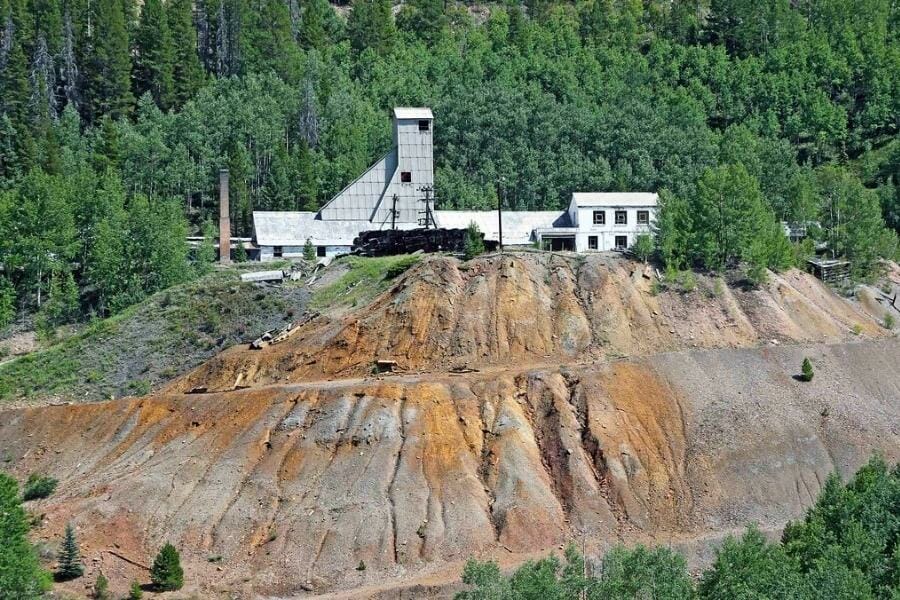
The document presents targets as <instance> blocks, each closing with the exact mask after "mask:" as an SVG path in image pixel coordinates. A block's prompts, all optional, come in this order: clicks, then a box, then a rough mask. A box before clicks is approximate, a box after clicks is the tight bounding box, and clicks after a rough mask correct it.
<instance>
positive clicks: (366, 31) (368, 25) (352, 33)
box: [347, 0, 397, 54]
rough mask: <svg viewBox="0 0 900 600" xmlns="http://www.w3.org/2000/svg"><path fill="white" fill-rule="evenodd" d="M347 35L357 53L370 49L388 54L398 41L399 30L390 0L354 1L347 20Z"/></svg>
mask: <svg viewBox="0 0 900 600" xmlns="http://www.w3.org/2000/svg"><path fill="white" fill-rule="evenodd" d="M347 34H348V36H349V37H350V45H351V47H352V48H353V49H354V50H355V51H357V52H362V51H363V50H365V49H367V48H370V49H372V50H373V51H375V52H376V53H378V54H387V53H388V52H390V51H391V49H393V47H394V44H395V43H396V39H397V28H396V26H395V25H394V17H393V15H392V14H391V3H390V2H389V1H388V0H354V2H353V10H352V11H351V12H350V16H349V17H348V19H347Z"/></svg>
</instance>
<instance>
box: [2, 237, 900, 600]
mask: <svg viewBox="0 0 900 600" xmlns="http://www.w3.org/2000/svg"><path fill="white" fill-rule="evenodd" d="M639 269H640V267H639V266H638V265H634V264H632V263H627V262H624V261H614V260H611V259H608V258H604V257H592V258H589V259H587V260H584V259H582V258H563V257H558V256H548V255H538V254H535V255H529V256H504V257H498V256H494V257H487V258H485V259H482V260H479V261H474V262H472V263H468V264H463V265H461V264H459V263H458V262H457V261H454V260H452V259H443V258H439V259H432V260H429V261H426V262H425V263H424V264H422V265H420V266H418V267H416V268H414V269H413V270H412V271H411V272H410V273H408V274H407V276H405V277H403V278H401V279H400V280H398V282H397V283H396V285H395V286H393V287H392V288H391V289H389V290H388V291H387V292H385V293H384V294H382V295H381V296H379V297H378V298H377V299H376V300H375V301H374V302H373V303H371V304H370V305H367V306H363V307H359V308H358V309H355V310H351V311H349V312H347V313H346V314H343V315H341V316H339V317H323V318H321V319H319V320H318V321H316V322H313V323H311V324H310V325H308V326H307V327H306V328H305V329H304V330H303V331H301V332H300V333H299V334H297V335H296V336H294V337H292V338H291V339H290V340H289V341H288V342H285V343H283V344H279V345H276V346H273V347H271V348H268V349H266V350H263V351H250V350H248V349H246V347H238V348H234V349H232V350H229V351H226V352H225V353H224V354H223V355H220V357H217V358H215V359H213V360H212V361H210V362H209V363H207V364H205V365H204V366H202V367H200V368H199V369H198V370H197V371H195V372H193V373H192V374H190V375H188V376H187V377H185V378H184V379H182V380H179V381H177V382H176V383H175V384H173V385H172V386H170V388H169V389H168V390H167V391H165V392H163V393H160V394H157V395H155V396H152V397H147V398H136V399H125V400H120V401H116V402H109V403H97V404H85V405H73V406H45V407H25V408H19V409H16V410H10V411H6V412H3V413H2V419H0V459H2V460H3V461H5V463H6V468H8V469H11V470H12V471H13V472H14V473H16V474H17V475H19V476H21V477H23V478H24V476H25V475H26V474H27V473H29V472H33V471H43V472H47V473H51V474H53V475H54V476H56V477H58V478H59V479H60V481H61V483H60V488H59V491H58V492H57V494H56V495H55V496H53V497H52V498H50V499H48V500H45V501H40V502H37V503H35V504H34V505H33V506H32V509H33V510H34V511H35V512H36V513H38V514H40V515H43V519H42V520H41V525H40V527H39V529H38V530H37V537H38V538H39V539H40V540H46V541H48V542H54V543H55V541H56V540H58V539H59V537H60V535H61V532H62V530H63V528H64V526H65V523H66V522H68V521H70V520H71V521H73V522H74V523H75V524H76V525H77V526H78V528H79V534H80V538H81V540H82V543H83V545H84V549H85V550H86V553H87V556H88V558H89V559H90V562H89V568H90V573H89V576H88V578H87V579H88V580H90V581H92V580H93V576H94V575H95V574H96V573H97V572H98V571H100V570H102V571H103V572H104V574H106V575H107V576H108V577H110V579H111V581H112V582H113V588H114V589H115V590H121V591H124V590H125V589H127V585H128V584H129V582H130V581H131V580H132V579H135V578H140V579H142V580H146V571H145V570H144V568H143V567H142V566H141V565H146V564H148V562H149V561H150V560H152V555H153V553H154V552H155V550H156V548H158V547H159V546H160V545H161V544H162V543H163V542H165V541H167V540H170V541H173V542H174V543H176V544H177V545H178V546H179V548H180V549H181V550H182V552H183V555H184V558H185V564H186V567H187V572H188V577H187V579H188V581H189V582H191V583H190V585H191V588H190V589H189V590H187V593H196V594H198V595H200V596H201V597H218V596H221V597H223V598H224V597H240V598H251V597H257V596H260V595H261V596H267V597H272V598H275V597H278V598H287V597H306V596H314V595H317V594H334V595H332V596H326V597H334V598H337V597H385V598H387V597H392V598H396V597H428V596H435V597H443V596H445V595H446V594H447V593H448V590H450V589H452V586H453V582H454V581H455V579H456V576H458V573H459V570H460V568H461V565H462V562H463V561H464V560H465V559H466V558H468V557H470V556H484V557H496V558H499V559H501V561H502V563H503V564H506V565H512V564H515V563H517V562H520V561H521V560H523V559H525V558H528V557H534V556H537V555H541V554H543V553H546V552H548V551H551V550H558V549H559V548H560V546H561V545H562V544H565V543H566V542H568V541H571V540H582V539H584V541H585V543H586V545H587V547H588V550H589V552H591V553H594V554H596V553H598V552H601V551H602V550H604V549H605V548H608V547H609V546H611V545H612V544H615V543H617V542H620V541H622V542H629V543H630V542H637V541H641V542H648V543H671V544H675V545H676V546H677V547H683V548H685V549H687V550H691V549H692V548H693V549H694V550H691V551H692V552H694V553H695V554H697V555H702V552H701V551H700V550H702V549H703V548H705V547H706V546H705V541H708V540H714V539H717V538H719V537H720V536H721V535H723V533H726V532H730V531H733V530H735V529H736V528H740V527H743V526H745V525H746V524H748V523H750V522H753V521H755V522H758V523H760V524H761V525H762V526H763V527H764V528H766V529H770V530H777V529H778V528H780V527H782V526H783V525H784V523H785V521H787V520H788V519H792V518H796V517H797V516H799V515H800V514H802V511H803V510H804V509H805V507H807V506H809V504H810V503H811V502H812V501H813V499H814V498H815V496H816V494H817V492H818V490H819V488H820V487H821V485H822V483H823V482H824V479H825V477H827V475H828V474H829V473H831V472H833V471H838V472H839V473H841V474H843V475H848V474H850V473H851V472H852V471H853V470H854V469H855V468H857V467H858V466H859V465H860V464H862V463H863V462H864V461H865V460H867V458H868V457H869V456H870V454H871V453H872V452H873V451H880V452H882V453H883V454H884V455H885V456H886V457H887V458H888V459H890V460H897V459H898V458H900V340H898V339H897V338H895V337H891V336H890V335H889V334H888V333H887V332H885V331H884V329H883V328H881V327H880V326H879V325H878V324H877V316H876V315H869V314H868V313H867V312H866V310H865V306H863V305H862V304H859V305H854V304H851V303H848V302H846V301H844V300H842V299H840V298H838V297H837V296H835V295H833V294H831V292H830V291H828V290H827V288H824V287H823V286H821V285H820V284H819V282H817V281H816V280H814V279H811V278H809V277H808V276H806V275H804V274H802V273H796V272H794V273H789V274H787V275H785V276H780V277H774V278H773V280H772V281H771V283H770V284H769V285H768V286H767V287H766V288H765V289H763V290H757V291H743V290H740V289H736V288H726V289H724V290H718V292H717V291H716V286H715V282H714V281H713V280H709V279H706V278H702V277H701V278H700V281H699V284H698V287H697V290H695V291H692V292H689V293H682V292H677V291H667V292H663V293H660V294H657V295H654V294H653V293H651V289H650V282H649V280H646V279H644V278H643V276H642V274H641V272H640V271H639ZM857 325H858V330H859V332H860V335H855V334H854V333H853V327H854V326H857ZM773 340H774V341H773ZM625 355H629V356H628V357H625ZM385 356H387V357H391V358H393V359H395V360H397V361H398V363H400V364H401V366H402V367H404V368H405V369H406V372H405V373H400V374H395V375H386V376H373V375H372V374H371V367H372V364H373V361H374V360H375V359H377V358H381V357H385ZM804 357H809V358H810V359H811V360H812V362H813V363H814V365H815V369H816V375H815V378H814V379H813V381H812V382H809V383H803V382H799V381H797V380H796V379H795V378H794V377H793V376H794V375H795V374H796V373H797V372H798V371H799V367H800V363H801V362H802V360H803V358H804ZM461 365H467V366H469V367H473V368H474V369H475V370H473V371H471V372H464V373H453V372H450V370H451V368H452V367H454V366H461ZM238 376H240V377H241V379H240V381H241V385H242V386H243V385H249V386H250V387H249V388H247V389H232V388H234V387H235V386H234V383H235V381H236V380H237V378H238ZM200 384H203V385H202V386H203V387H207V386H208V387H209V389H211V390H214V391H213V392H211V393H201V394H197V393H194V394H189V393H185V392H186V391H187V390H190V389H192V388H194V387H199V385H200ZM360 563H363V564H364V565H365V569H364V570H358V567H360ZM66 589H67V590H68V591H80V588H79V587H78V584H75V585H74V586H73V585H71V584H70V585H68V587H66Z"/></svg>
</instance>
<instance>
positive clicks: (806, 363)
mask: <svg viewBox="0 0 900 600" xmlns="http://www.w3.org/2000/svg"><path fill="white" fill-rule="evenodd" d="M800 370H801V372H802V375H800V379H802V380H803V381H812V378H813V366H812V363H811V362H810V360H809V359H808V358H804V359H803V365H802V366H801V367H800Z"/></svg>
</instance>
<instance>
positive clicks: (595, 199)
mask: <svg viewBox="0 0 900 600" xmlns="http://www.w3.org/2000/svg"><path fill="white" fill-rule="evenodd" d="M658 199H659V195H658V194H654V193H652V192H575V193H573V194H572V202H573V203H574V204H575V206H656V202H657V200H658Z"/></svg>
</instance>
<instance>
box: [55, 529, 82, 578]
mask: <svg viewBox="0 0 900 600" xmlns="http://www.w3.org/2000/svg"><path fill="white" fill-rule="evenodd" d="M82 575H84V565H83V564H82V563H81V552H80V551H79V550H78V542H77V541H75V528H74V527H72V524H71V523H69V524H68V525H66V536H65V537H64V538H63V543H62V547H61V548H60V551H59V566H58V567H57V568H56V578H57V579H58V580H60V581H67V580H69V579H77V578H78V577H81V576H82Z"/></svg>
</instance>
